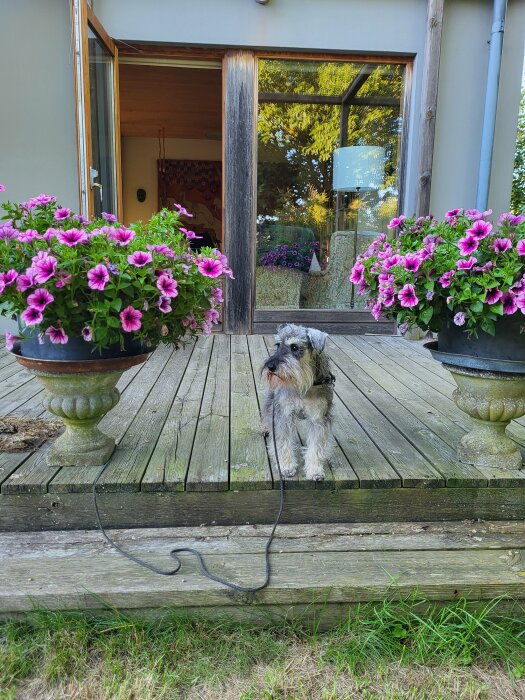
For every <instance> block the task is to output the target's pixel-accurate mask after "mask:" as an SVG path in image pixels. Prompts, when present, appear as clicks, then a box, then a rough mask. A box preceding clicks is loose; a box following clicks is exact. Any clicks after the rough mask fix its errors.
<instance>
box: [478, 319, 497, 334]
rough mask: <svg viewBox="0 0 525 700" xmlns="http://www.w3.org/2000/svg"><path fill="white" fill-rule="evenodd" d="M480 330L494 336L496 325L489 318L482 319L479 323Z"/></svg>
mask: <svg viewBox="0 0 525 700" xmlns="http://www.w3.org/2000/svg"><path fill="white" fill-rule="evenodd" d="M481 330H483V331H485V333H488V334H489V335H496V324H495V323H494V321H493V320H492V319H490V318H484V319H483V320H482V321H481Z"/></svg>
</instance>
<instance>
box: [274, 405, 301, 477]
mask: <svg viewBox="0 0 525 700" xmlns="http://www.w3.org/2000/svg"><path fill="white" fill-rule="evenodd" d="M278 398H279V393H278V392H277V393H276V396H275V401H274V404H273V407H272V409H273V411H275V415H274V416H270V421H271V422H272V423H273V426H274V428H275V444H276V446H277V455H278V459H279V464H280V465H281V473H282V475H283V476H284V477H285V478H286V479H289V478H290V477H292V476H294V475H295V473H296V472H297V468H298V465H299V460H298V456H299V440H298V437H297V429H296V427H295V419H294V416H293V413H292V412H289V411H287V410H286V409H285V406H286V403H285V404H284V406H283V404H282V403H280V402H279V400H278Z"/></svg>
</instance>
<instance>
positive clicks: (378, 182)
mask: <svg viewBox="0 0 525 700" xmlns="http://www.w3.org/2000/svg"><path fill="white" fill-rule="evenodd" d="M384 173H385V149H384V148H381V147H380V146H343V147H342V148H337V149H336V150H335V151H334V179H333V188H334V190H335V191H336V192H337V209H336V226H337V228H338V227H339V219H340V217H341V214H342V219H343V230H344V212H345V206H344V204H343V206H342V207H341V201H342V199H343V197H344V193H346V192H355V193H357V197H358V199H357V211H356V223H355V231H354V254H353V262H355V260H356V257H357V236H358V228H359V195H360V194H361V192H371V191H372V190H378V189H379V188H380V187H382V185H383V182H384V177H385V176H384ZM350 306H351V307H352V308H353V306H354V287H353V286H352V296H351V301H350Z"/></svg>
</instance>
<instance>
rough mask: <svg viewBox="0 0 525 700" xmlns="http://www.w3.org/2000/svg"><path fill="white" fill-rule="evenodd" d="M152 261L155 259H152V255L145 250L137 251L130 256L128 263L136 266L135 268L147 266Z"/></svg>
mask: <svg viewBox="0 0 525 700" xmlns="http://www.w3.org/2000/svg"><path fill="white" fill-rule="evenodd" d="M152 261H153V258H152V257H151V253H147V252H146V251H144V250H137V251H135V252H134V253H132V254H131V255H128V262H129V263H130V265H134V266H135V267H144V265H147V264H148V263H150V262H152Z"/></svg>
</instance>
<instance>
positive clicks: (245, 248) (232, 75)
mask: <svg viewBox="0 0 525 700" xmlns="http://www.w3.org/2000/svg"><path fill="white" fill-rule="evenodd" d="M430 1H432V0H430ZM259 58H305V59H314V60H315V59H317V60H328V59H330V60H340V61H342V60H344V61H352V60H355V61H359V62H363V63H365V62H366V63H375V62H377V63H379V62H392V61H394V62H396V63H404V64H406V66H407V73H406V75H405V81H407V80H409V77H410V76H411V65H412V60H413V57H412V56H399V57H392V56H389V57H386V56H377V55H376V56H353V55H351V54H346V55H337V54H329V55H327V54H317V53H314V54H312V53H305V52H297V53H295V52H294V53H293V54H292V53H287V54H281V53H272V52H264V53H263V52H260V51H250V50H246V49H239V50H238V49H232V50H229V51H226V53H225V54H224V57H223V105H224V107H223V232H224V250H225V254H226V255H227V257H228V259H229V262H230V265H231V267H232V269H233V271H234V275H235V279H234V280H229V279H227V280H226V284H225V295H224V296H225V306H224V324H223V328H224V332H225V333H253V332H259V333H260V332H271V331H273V329H275V326H276V325H277V324H278V323H279V322H283V320H284V318H286V321H289V322H296V323H313V324H314V325H316V326H318V327H322V328H323V329H324V330H327V331H328V330H331V331H332V332H336V333H343V332H347V333H352V332H361V333H364V332H371V333H388V332H391V331H392V329H393V328H394V324H393V322H388V321H384V320H381V321H379V322H377V321H374V320H373V319H372V317H371V316H370V314H369V313H368V312H362V311H353V310H349V311H346V310H344V311H343V310H332V309H290V310H289V311H283V310H279V309H275V310H271V309H257V310H256V309H255V235H256V228H257V197H256V193H257V104H258V86H257V62H258V59H259ZM409 93H410V90H409V89H408V87H407V85H406V84H405V91H404V95H403V107H402V109H403V112H404V111H405V109H406V110H407V111H408V107H409ZM405 116H408V114H406V115H405ZM407 133H408V132H407V127H406V125H405V126H404V127H403V134H402V138H401V153H400V176H401V174H403V176H404V172H405V167H404V161H405V159H406V153H405V152H404V151H405V150H406V141H407ZM400 190H401V191H404V183H402V182H400ZM401 206H402V205H401Z"/></svg>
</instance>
